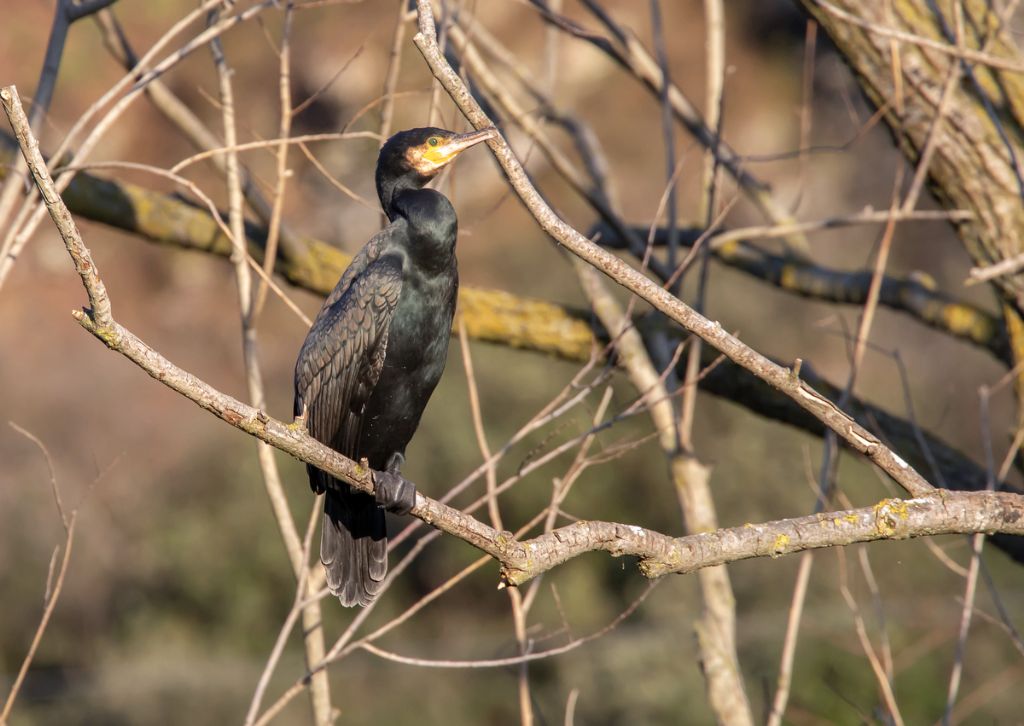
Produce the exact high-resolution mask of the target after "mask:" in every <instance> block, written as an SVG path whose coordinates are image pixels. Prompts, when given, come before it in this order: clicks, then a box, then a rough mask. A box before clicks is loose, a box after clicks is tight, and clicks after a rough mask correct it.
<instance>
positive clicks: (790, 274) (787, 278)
mask: <svg viewBox="0 0 1024 726" xmlns="http://www.w3.org/2000/svg"><path fill="white" fill-rule="evenodd" d="M796 273H797V269H796V265H783V266H782V272H781V273H780V275H779V286H780V287H782V289H783V290H793V289H795V288H796Z"/></svg>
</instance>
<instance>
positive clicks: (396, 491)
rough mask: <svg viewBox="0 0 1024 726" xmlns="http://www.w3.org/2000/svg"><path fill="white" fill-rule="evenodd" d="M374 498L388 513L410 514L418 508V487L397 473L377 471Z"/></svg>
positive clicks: (374, 482) (374, 478) (375, 473)
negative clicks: (415, 507)
mask: <svg viewBox="0 0 1024 726" xmlns="http://www.w3.org/2000/svg"><path fill="white" fill-rule="evenodd" d="M389 466H390V462H389ZM373 496H374V499H376V500H377V504H379V505H380V506H382V507H384V509H386V510H387V511H389V512H392V513H394V514H408V513H409V512H411V511H412V508H413V507H414V506H416V485H415V484H413V483H412V482H411V481H409V480H408V479H406V478H405V477H403V476H402V475H401V474H398V473H396V472H393V471H375V472H373Z"/></svg>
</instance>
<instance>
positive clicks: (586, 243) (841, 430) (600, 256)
mask: <svg viewBox="0 0 1024 726" xmlns="http://www.w3.org/2000/svg"><path fill="white" fill-rule="evenodd" d="M418 9H419V28H420V32H419V33H417V34H416V36H415V38H414V39H413V41H414V42H415V43H416V46H417V47H418V48H419V49H420V52H421V53H422V54H423V57H424V59H425V60H426V61H427V64H428V65H429V66H430V69H431V71H432V72H433V73H434V76H435V77H436V78H438V80H440V82H441V83H442V85H444V87H445V90H447V91H448V93H449V95H450V96H451V97H452V100H453V101H454V102H455V104H456V105H457V106H458V107H459V109H460V110H461V111H462V113H463V114H464V115H465V116H466V118H467V119H468V120H469V122H470V123H471V124H472V125H473V126H474V127H475V128H478V129H481V128H485V127H488V126H491V125H492V124H491V122H490V119H488V118H487V116H486V114H484V112H483V110H482V109H481V108H480V106H479V104H477V102H476V100H475V99H474V98H473V96H472V94H471V93H470V92H469V89H467V88H466V85H465V84H464V83H463V82H462V79H461V78H459V76H458V74H456V73H455V71H454V70H452V67H451V66H450V65H449V64H448V62H447V61H446V60H445V57H444V54H443V53H442V52H441V50H440V48H438V46H437V37H436V34H435V31H434V17H433V11H432V10H431V7H430V3H429V0H418ZM487 145H488V146H489V147H490V148H491V151H492V152H494V156H495V158H496V159H497V161H498V163H499V164H500V165H501V167H502V169H503V170H504V172H505V175H506V176H507V178H508V180H509V183H510V184H511V186H512V188H513V189H514V190H515V191H516V193H517V194H518V195H519V198H520V200H521V201H522V202H523V204H524V205H525V206H526V208H527V209H528V210H529V211H530V213H531V214H532V215H533V216H534V218H535V219H536V220H537V222H538V223H539V224H540V226H541V228H542V229H544V231H545V232H547V233H548V234H549V235H550V236H551V237H552V238H553V239H555V240H556V241H557V242H559V243H560V244H562V245H564V246H565V247H566V248H568V249H569V251H571V252H572V253H573V254H575V255H577V256H578V257H580V258H581V259H583V260H584V261H585V262H588V263H589V264H591V265H594V266H595V267H597V268H598V269H599V270H601V271H602V272H603V273H604V274H606V275H608V276H609V277H610V278H612V279H613V280H614V281H615V282H617V283H619V284H620V285H622V286H623V287H625V288H626V289H627V290H629V291H630V292H632V293H634V294H635V295H637V296H638V297H640V298H642V299H643V300H645V301H647V302H648V303H650V304H651V305H652V306H653V307H655V308H656V309H658V310H660V311H661V312H663V313H665V314H666V315H667V316H668V317H670V318H672V319H673V320H675V321H676V322H677V323H679V324H680V325H682V326H683V327H684V328H686V329H687V330H688V331H690V332H691V333H693V334H695V335H697V336H699V337H700V338H701V339H702V340H704V341H705V342H706V343H708V344H710V345H711V346H713V347H714V348H716V349H718V350H719V351H721V352H722V353H724V354H725V355H726V356H727V357H728V358H729V359H730V360H732V361H733V362H735V363H736V364H738V365H740V366H742V367H743V368H745V369H747V370H748V371H750V372H751V373H753V374H754V375H756V376H757V377H759V378H761V379H763V380H765V381H766V382H768V383H769V384H771V385H772V386H774V387H775V388H777V389H779V390H780V391H782V392H783V393H785V394H786V395H787V396H789V397H790V398H792V399H793V400H794V401H796V402H797V403H798V404H799V405H800V406H801V407H803V408H804V409H806V410H807V411H809V412H810V413H811V414H812V415H814V416H815V417H816V418H818V419H819V420H820V421H822V423H824V424H825V425H826V426H828V427H829V428H831V429H832V430H834V431H835V432H836V433H837V434H838V435H839V436H840V437H841V438H842V439H844V440H845V441H846V443H847V444H848V445H849V446H850V447H851V448H852V449H854V450H855V451H858V452H860V453H861V454H864V455H865V456H867V457H868V458H869V459H871V461H873V462H874V463H875V464H876V465H877V466H878V467H879V468H880V469H882V470H883V471H884V472H886V473H887V474H888V475H889V476H890V477H892V478H893V480H895V481H896V482H897V483H899V484H900V485H901V486H902V487H904V488H905V489H906V490H907V491H908V492H910V493H911V494H913V495H914V496H920V495H923V494H925V493H927V492H929V491H931V490H932V486H931V485H930V484H929V483H928V482H927V481H926V480H925V479H924V477H922V476H921V475H920V474H919V473H918V472H917V471H915V470H914V468H913V467H911V466H910V465H909V464H907V462H906V461H905V460H904V459H902V458H900V457H899V456H897V455H896V454H895V453H894V452H892V451H891V450H890V449H889V448H888V447H887V446H885V445H884V444H883V443H882V442H881V441H879V440H878V439H877V438H876V437H875V436H874V435H873V434H871V432H869V431H868V430H867V429H865V428H864V427H862V426H860V425H859V424H857V423H856V422H855V421H853V419H851V418H850V417H849V416H847V415H846V414H845V413H843V412H842V411H841V410H840V409H839V408H837V407H836V405H835V404H833V403H832V402H831V401H829V400H828V399H826V398H825V397H824V396H822V395H821V394H819V393H818V392H816V391H815V390H814V389H812V388H811V387H810V386H808V385H807V384H806V383H804V382H803V381H801V380H800V378H799V376H797V375H795V374H794V373H793V372H792V371H790V370H788V369H786V368H783V367H782V366H779V365H776V364H775V363H773V362H772V361H770V360H769V359H768V358H766V357H765V356H763V355H761V354H760V353H758V352H757V351H755V350H754V349H752V348H750V347H749V346H747V345H745V344H744V343H742V342H741V341H740V340H739V339H738V338H736V337H735V336H733V335H731V334H729V333H727V332H726V331H725V330H724V329H723V328H722V326H721V324H719V323H717V322H712V321H710V320H708V319H707V318H705V317H704V316H702V315H700V314H698V313H697V312H696V311H694V310H693V309H692V308H691V307H689V306H688V305H686V303H684V302H682V301H681V300H679V299H678V298H676V297H675V296H674V295H672V294H671V293H669V292H668V291H666V290H665V289H664V288H662V287H660V286H659V285H657V284H656V283H654V282H653V281H651V280H650V279H649V278H647V277H644V275H642V274H641V273H640V272H638V271H637V270H635V269H633V268H632V267H630V266H629V265H628V264H626V263H625V262H624V261H623V260H621V259H619V258H618V257H615V256H614V255H612V254H611V253H610V252H608V251H607V250H604V249H601V248H600V247H598V246H597V245H595V244H593V243H592V242H590V240H588V239H587V238H586V237H584V236H583V235H582V234H580V233H579V232H577V231H576V230H575V229H573V228H572V227H571V226H569V225H568V224H567V223H566V222H564V221H563V220H562V219H561V218H560V217H559V216H558V215H557V214H555V212H554V210H552V209H551V207H550V206H548V204H547V202H545V201H544V199H543V198H542V197H541V196H540V194H539V193H538V192H537V190H536V189H535V188H534V187H533V185H532V184H531V183H530V181H529V178H528V177H527V175H526V172H525V170H524V169H523V167H522V165H521V164H520V163H519V160H518V159H517V158H516V156H515V154H514V153H513V151H512V149H511V147H510V146H509V145H508V144H507V143H506V142H505V140H504V138H502V137H501V136H497V137H495V138H492V139H491V140H489V141H488V142H487Z"/></svg>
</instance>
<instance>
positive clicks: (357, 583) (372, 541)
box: [320, 488, 388, 607]
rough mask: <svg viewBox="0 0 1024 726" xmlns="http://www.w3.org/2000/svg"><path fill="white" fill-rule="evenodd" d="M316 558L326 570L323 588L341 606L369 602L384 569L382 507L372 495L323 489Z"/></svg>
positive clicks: (384, 545)
mask: <svg viewBox="0 0 1024 726" xmlns="http://www.w3.org/2000/svg"><path fill="white" fill-rule="evenodd" d="M320 561H321V562H322V563H323V565H324V570H325V571H326V573H327V587H328V588H329V589H330V591H331V594H332V595H335V596H337V597H338V599H339V600H341V604H342V605H344V606H346V607H351V606H352V605H360V606H363V605H368V604H369V603H371V602H373V600H374V598H376V596H377V594H378V593H379V592H380V589H381V585H382V584H383V582H384V576H385V575H386V574H387V571H388V538H387V529H386V525H385V521H384V510H382V509H381V508H380V507H378V506H377V503H376V502H375V501H374V499H373V497H371V496H369V495H367V494H363V493H362V492H355V491H351V490H350V491H339V490H337V489H334V488H328V489H327V491H326V494H325V497H324V525H323V532H322V533H321V535H320Z"/></svg>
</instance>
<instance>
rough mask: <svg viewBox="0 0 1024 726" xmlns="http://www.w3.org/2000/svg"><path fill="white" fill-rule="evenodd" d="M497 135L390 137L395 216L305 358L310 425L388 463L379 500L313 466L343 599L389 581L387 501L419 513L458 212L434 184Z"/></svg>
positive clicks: (335, 297)
mask: <svg viewBox="0 0 1024 726" xmlns="http://www.w3.org/2000/svg"><path fill="white" fill-rule="evenodd" d="M494 134H495V131H494V129H485V130H483V131H474V132H472V133H468V134H456V133H453V132H451V131H444V130H442V129H436V128H421V129H411V130H409V131H402V132H400V133H398V134H395V135H394V136H392V137H391V138H390V139H388V141H387V143H385V144H384V146H383V147H382V148H381V150H380V157H379V159H378V161H377V194H378V196H379V197H380V203H381V206H382V207H383V208H384V213H385V214H386V215H387V217H388V219H389V220H390V223H389V224H388V225H387V226H386V227H385V228H384V229H383V230H381V231H380V232H378V233H377V234H376V235H374V237H373V238H372V239H371V240H370V241H369V242H368V243H367V244H366V246H365V247H363V249H362V250H361V251H360V252H359V254H357V255H356V256H355V258H354V259H353V260H352V264H350V265H349V267H348V269H347V270H345V272H344V274H343V275H342V276H341V279H340V280H339V281H338V284H337V285H336V286H335V288H334V290H333V291H332V292H331V294H330V295H329V296H328V298H327V300H326V301H325V302H324V306H323V308H321V310H320V313H319V314H318V315H317V317H316V320H315V321H314V322H313V327H312V328H310V331H309V334H308V335H307V336H306V341H305V342H304V343H303V344H302V349H301V350H300V351H299V358H298V360H297V361H296V363H295V415H296V416H297V417H300V416H301V417H303V418H304V419H305V422H306V426H307V428H308V430H309V433H310V435H311V436H313V437H314V438H315V439H317V440H318V441H321V442H323V443H324V444H327V445H328V446H330V447H331V448H332V449H334V450H336V451H338V452H339V453H341V454H344V455H345V456H348V457H349V458H352V459H355V460H356V461H359V460H361V459H364V458H365V459H367V460H368V462H369V465H370V468H371V469H374V470H375V471H379V472H384V474H383V475H381V476H376V477H375V489H376V493H377V497H376V499H375V498H374V497H372V496H370V495H368V494H364V493H362V492H358V491H356V490H354V489H352V488H350V487H349V486H348V485H347V484H345V483H344V482H341V481H338V480H337V479H334V478H333V477H331V476H329V475H328V474H325V473H324V472H322V471H320V470H319V469H317V468H316V467H313V466H307V467H306V468H307V470H308V472H309V483H310V486H311V487H312V488H313V491H314V492H316V493H318V494H319V493H325V495H326V496H325V499H324V521H323V532H322V534H321V539H320V560H321V561H322V562H323V564H324V568H325V570H326V572H327V585H328V587H329V588H330V590H331V592H332V593H333V594H334V595H337V596H338V598H339V599H340V600H341V603H342V605H366V604H367V603H369V602H370V601H372V600H373V599H374V597H375V596H376V595H377V593H378V592H379V591H380V588H381V584H382V583H383V580H384V575H385V574H386V573H387V566H388V562H387V531H386V529H385V524H384V508H387V509H390V510H392V511H398V512H408V511H409V509H411V508H412V506H413V504H414V503H415V490H414V489H413V487H412V485H411V484H410V483H409V482H408V481H406V480H405V479H403V478H402V477H401V475H400V468H401V466H402V463H403V462H404V461H405V447H406V445H407V444H408V443H409V439H411V438H412V435H413V432H415V431H416V427H417V425H418V424H419V421H420V416H421V415H422V413H423V409H424V407H425V406H426V405H427V399H429V398H430V394H431V393H432V392H433V390H434V387H435V386H436V385H437V382H438V380H439V379H440V378H441V372H442V371H443V370H444V364H445V358H446V356H447V353H448V339H449V337H450V334H451V325H452V317H453V315H454V313H455V298H456V293H457V291H458V287H459V277H458V270H457V269H456V263H455V237H456V230H457V222H456V218H455V210H454V208H452V205H451V202H449V201H448V198H447V197H445V196H444V195H443V194H441V193H440V192H438V191H435V190H433V189H424V188H423V186H424V185H425V184H426V183H427V182H428V181H430V179H431V178H432V177H433V176H435V175H436V174H437V173H438V172H439V171H440V170H441V169H443V168H444V167H445V166H446V165H447V164H449V163H450V162H451V161H452V160H453V159H454V158H455V157H456V156H458V155H459V154H460V153H462V152H463V151H465V150H466V149H468V148H469V147H471V146H473V145H474V144H478V143H480V142H481V141H485V140H486V139H489V138H491V137H492V136H493V135H494Z"/></svg>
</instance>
